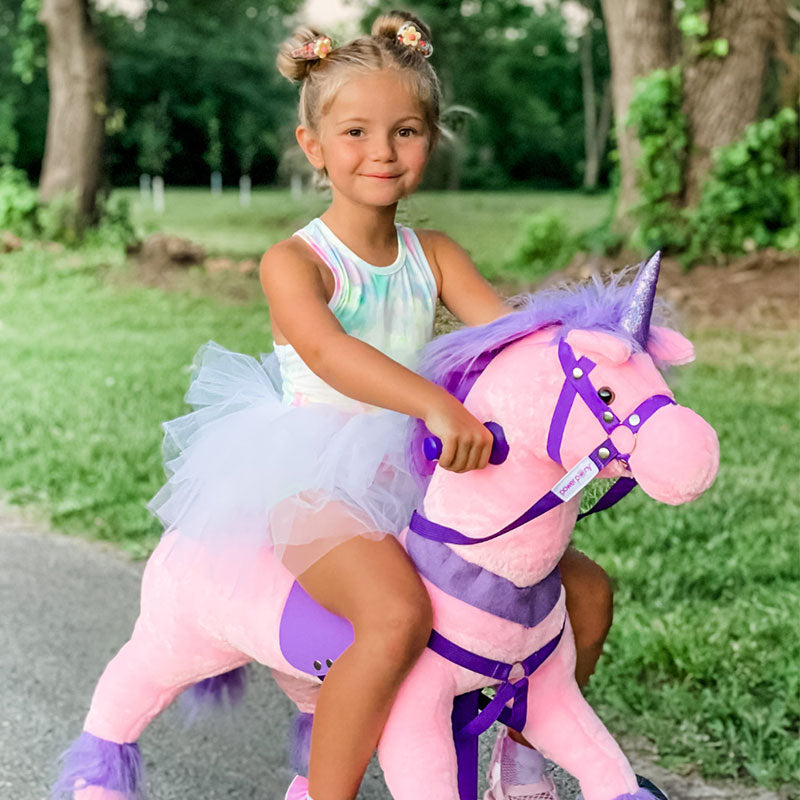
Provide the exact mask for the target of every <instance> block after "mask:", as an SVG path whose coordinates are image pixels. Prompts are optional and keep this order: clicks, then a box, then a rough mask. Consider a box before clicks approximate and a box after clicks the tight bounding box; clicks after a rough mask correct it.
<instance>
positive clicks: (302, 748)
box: [289, 711, 314, 775]
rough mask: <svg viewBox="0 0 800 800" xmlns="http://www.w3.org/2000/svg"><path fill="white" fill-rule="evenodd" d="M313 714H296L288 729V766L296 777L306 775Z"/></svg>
mask: <svg viewBox="0 0 800 800" xmlns="http://www.w3.org/2000/svg"><path fill="white" fill-rule="evenodd" d="M313 722H314V715H313V714H303V713H302V712H299V711H298V712H297V714H295V715H294V717H292V723H291V726H290V728H289V766H290V767H291V768H292V769H293V770H294V771H295V772H296V773H297V774H298V775H307V774H308V754H309V752H310V751H311V724H312V723H313Z"/></svg>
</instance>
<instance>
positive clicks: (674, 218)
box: [626, 66, 688, 251]
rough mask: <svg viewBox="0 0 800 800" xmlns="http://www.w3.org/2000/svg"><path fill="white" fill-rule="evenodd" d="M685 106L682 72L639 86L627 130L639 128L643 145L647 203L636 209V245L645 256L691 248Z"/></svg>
mask: <svg viewBox="0 0 800 800" xmlns="http://www.w3.org/2000/svg"><path fill="white" fill-rule="evenodd" d="M682 101H683V80H682V74H681V70H680V67H679V66H675V67H672V68H670V69H659V70H655V71H654V72H652V73H650V75H647V76H644V77H641V78H637V79H636V80H635V82H634V95H633V99H632V101H631V105H630V110H629V112H628V118H627V120H626V124H627V125H629V126H634V127H635V128H636V134H637V137H638V139H639V143H640V145H641V154H640V156H639V159H638V161H637V165H636V166H637V188H638V189H639V194H640V196H641V199H642V202H641V203H640V204H639V206H638V207H637V208H636V209H634V214H635V216H636V218H637V221H638V226H637V228H636V230H635V231H634V234H633V237H632V239H633V244H634V246H636V247H638V248H640V249H641V250H644V251H652V250H654V249H656V248H672V249H677V250H682V249H683V248H684V247H685V246H686V242H687V231H686V221H685V219H684V217H683V214H682V212H681V210H680V207H679V200H680V193H681V189H682V187H683V175H684V170H685V166H686V154H687V147H688V135H687V130H686V117H685V116H684V114H683V111H682V109H681V104H682Z"/></svg>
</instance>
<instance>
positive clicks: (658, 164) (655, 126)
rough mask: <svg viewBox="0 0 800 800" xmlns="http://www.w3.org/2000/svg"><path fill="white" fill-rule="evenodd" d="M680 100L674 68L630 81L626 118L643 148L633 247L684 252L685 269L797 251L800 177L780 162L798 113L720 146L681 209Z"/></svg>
mask: <svg viewBox="0 0 800 800" xmlns="http://www.w3.org/2000/svg"><path fill="white" fill-rule="evenodd" d="M682 99H683V98H682V79H681V69H680V67H679V66H675V67H672V68H671V69H669V70H656V71H655V72H653V73H651V74H650V75H648V76H646V77H643V78H640V79H638V80H637V81H636V83H635V90H634V97H633V100H632V102H631V106H630V112H629V115H628V119H627V124H628V125H633V126H635V127H636V132H637V136H638V139H639V143H640V145H641V155H640V157H639V160H638V162H637V188H638V190H639V194H640V196H641V203H640V204H639V205H638V206H637V207H636V208H635V209H634V214H635V216H636V220H637V227H636V229H635V231H634V233H633V236H632V243H633V245H634V246H635V247H637V248H638V249H640V250H642V251H645V252H648V251H653V250H655V249H656V248H666V249H670V250H673V251H676V252H679V253H682V254H683V262H684V264H685V265H686V266H691V265H693V264H695V263H697V262H698V261H700V260H702V259H711V260H714V261H717V262H722V261H724V260H725V259H726V258H728V257H730V256H737V255H741V254H743V253H745V252H748V251H751V250H757V249H761V248H764V247H779V248H782V249H796V248H798V247H800V232H798V227H797V225H798V223H797V218H798V200H797V177H796V176H794V175H793V174H792V173H791V172H790V170H789V168H788V166H787V163H786V159H785V157H784V153H785V152H786V151H787V150H788V148H789V147H790V146H791V145H792V143H793V142H796V140H797V114H796V112H795V111H793V110H792V109H789V108H786V109H784V110H783V111H781V112H780V113H779V114H778V115H777V116H776V117H774V118H772V119H765V120H762V121H761V122H757V123H753V124H752V125H750V126H749V127H748V128H747V129H746V130H745V132H744V134H743V136H742V138H741V139H740V140H738V141H736V142H733V143H731V144H729V145H727V146H725V147H721V148H718V149H717V150H716V152H715V153H714V154H713V159H712V166H711V169H710V171H709V174H708V176H707V177H706V179H705V181H704V182H703V185H702V188H701V198H700V201H699V203H698V205H697V207H696V208H683V207H682V206H681V202H682V199H681V192H682V189H683V180H684V171H685V164H686V158H687V153H688V136H687V130H686V119H685V117H684V115H683V112H682V110H681V103H682Z"/></svg>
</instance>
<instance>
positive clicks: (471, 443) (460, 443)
mask: <svg viewBox="0 0 800 800" xmlns="http://www.w3.org/2000/svg"><path fill="white" fill-rule="evenodd" d="M424 420H425V424H426V425H427V426H428V430H429V431H430V432H431V433H432V434H434V436H438V437H439V438H440V439H441V440H442V454H441V456H439V466H440V467H442V469H446V470H449V471H450V472H468V471H469V470H472V469H483V468H484V467H485V466H486V465H487V464H488V463H489V456H490V455H491V453H492V444H493V442H494V439H493V437H492V434H491V432H490V431H489V430H488V429H487V428H486V427H485V426H484V425H483V423H482V422H480V421H479V420H478V419H476V418H475V417H474V416H472V414H470V412H469V411H467V409H466V408H464V406H463V405H462V404H461V403H460V402H459V401H458V400H456V398H455V397H453V396H452V395H451V394H449V393H448V392H445V391H444V390H442V393H441V395H440V396H439V397H438V398H437V402H436V403H434V404H433V405H432V407H431V408H430V410H429V412H428V413H427V414H426V415H425V417H424Z"/></svg>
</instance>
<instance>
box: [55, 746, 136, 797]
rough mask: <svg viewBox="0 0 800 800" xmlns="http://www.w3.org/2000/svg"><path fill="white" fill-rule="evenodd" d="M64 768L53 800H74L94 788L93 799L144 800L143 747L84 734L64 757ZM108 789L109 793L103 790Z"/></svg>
mask: <svg viewBox="0 0 800 800" xmlns="http://www.w3.org/2000/svg"><path fill="white" fill-rule="evenodd" d="M61 760H62V769H61V774H60V775H59V777H58V780H57V781H56V782H55V784H54V785H53V788H52V790H51V797H52V798H53V800H72V798H73V797H75V796H80V794H78V795H76V792H78V793H80V790H81V789H86V790H87V793H88V792H90V791H91V789H90V787H96V788H97V789H98V791H96V792H91V795H92V796H93V797H98V798H99V797H113V798H118V799H119V800H144V796H145V795H144V776H143V768H142V756H141V753H140V752H139V745H137V744H135V743H131V744H118V743H117V742H109V741H107V740H106V739H101V738H99V737H98V736H94V735H93V734H91V733H89V732H88V731H84V732H83V733H82V734H81V735H80V736H79V737H78V738H77V739H76V740H75V741H74V742H73V743H72V746H71V747H70V748H69V750H67V751H66V752H65V753H64V754H63V755H62V756H61ZM102 790H105V791H102Z"/></svg>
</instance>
